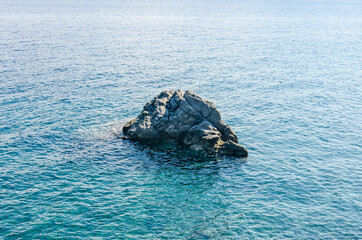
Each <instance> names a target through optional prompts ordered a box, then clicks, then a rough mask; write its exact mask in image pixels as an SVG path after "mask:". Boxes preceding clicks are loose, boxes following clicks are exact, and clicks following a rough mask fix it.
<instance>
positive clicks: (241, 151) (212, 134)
mask: <svg viewBox="0 0 362 240" xmlns="http://www.w3.org/2000/svg"><path fill="white" fill-rule="evenodd" d="M123 135H124V138H125V139H130V140H134V141H139V142H145V143H152V144H162V143H165V142H169V141H173V142H177V143H179V144H180V145H184V146H187V147H189V148H190V149H192V150H195V151H197V152H200V153H202V154H206V155H216V154H221V155H232V156H238V157H246V156H247V155H248V152H247V150H246V149H245V148H244V147H243V146H241V145H240V144H238V137H237V136H236V134H235V133H234V131H233V130H232V129H231V128H230V126H228V125H227V124H225V122H224V121H223V120H222V119H221V115H220V112H219V111H218V110H217V108H216V106H215V105H214V104H213V103H212V102H210V101H208V100H205V99H203V98H201V97H200V96H198V95H197V94H195V93H194V92H192V91H190V90H187V91H183V90H169V91H163V92H161V93H160V94H159V95H158V96H156V97H155V98H154V99H153V100H152V101H150V102H148V103H147V104H146V105H145V106H144V108H143V110H142V112H141V113H140V114H139V115H138V116H137V117H136V118H135V119H133V120H131V121H129V122H128V123H127V124H125V125H124V126H123Z"/></svg>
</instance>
